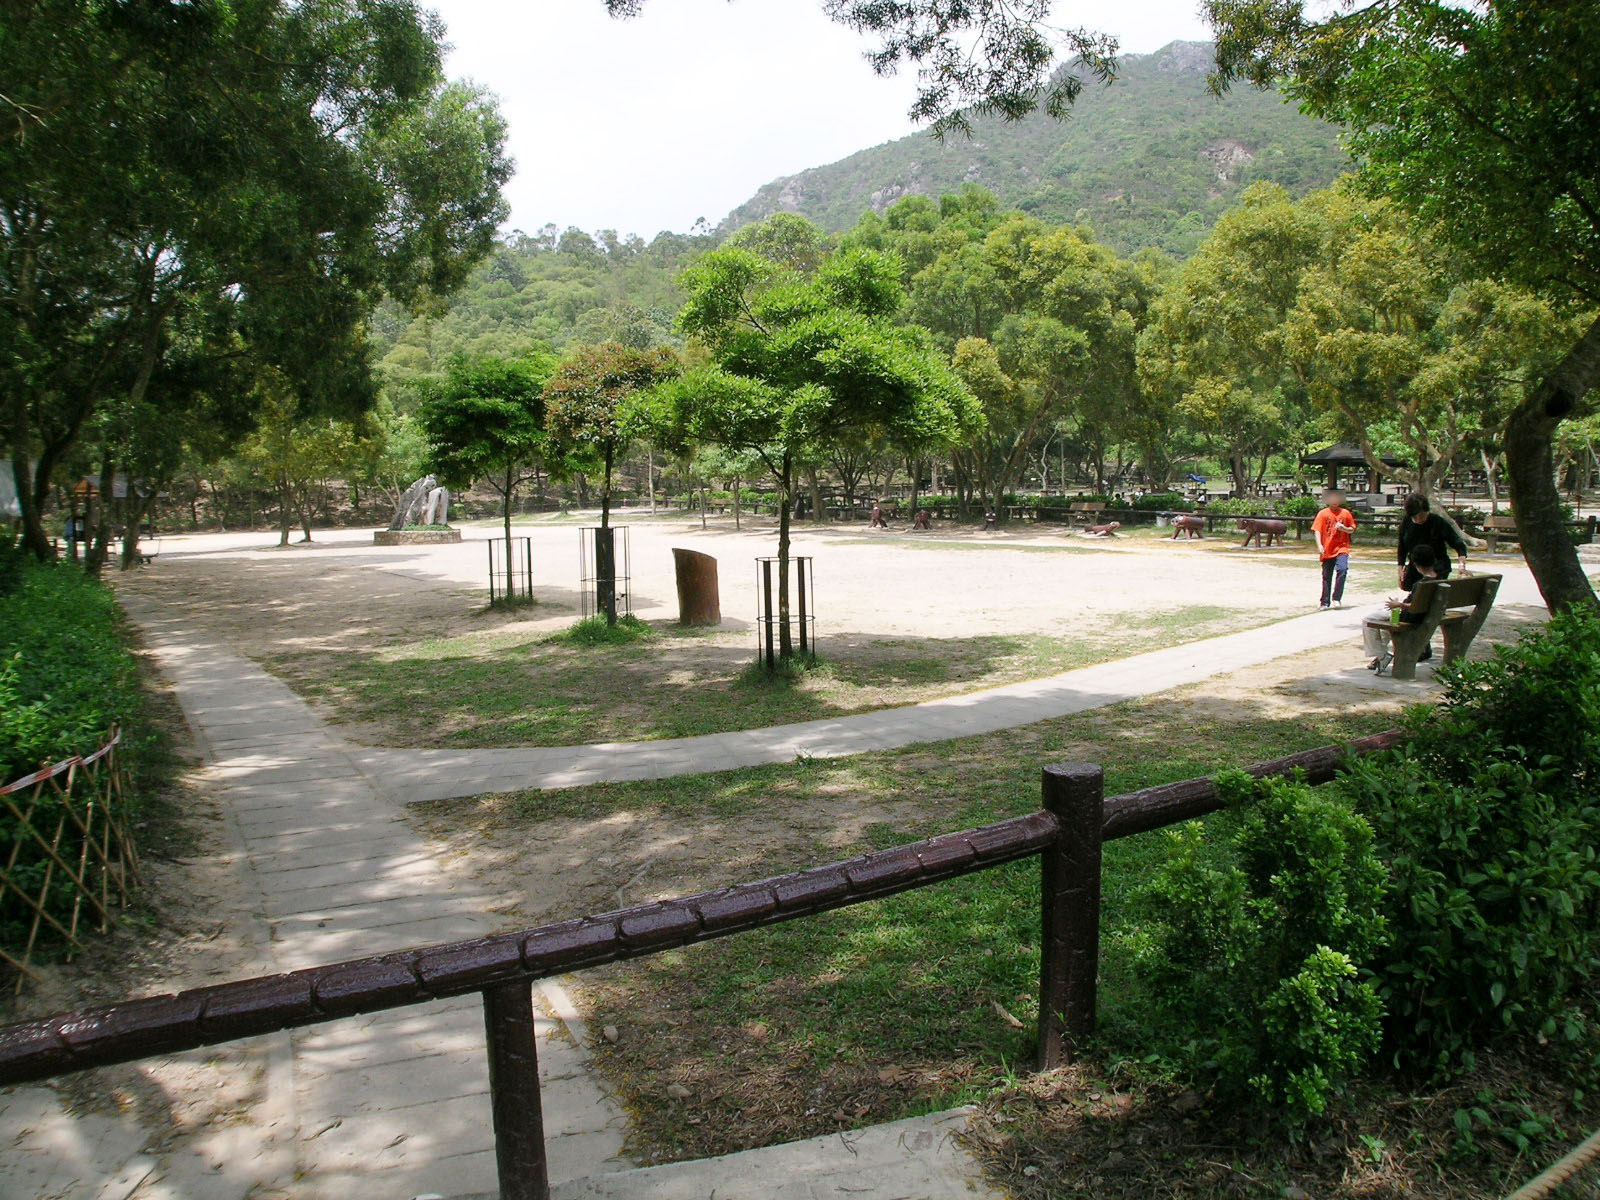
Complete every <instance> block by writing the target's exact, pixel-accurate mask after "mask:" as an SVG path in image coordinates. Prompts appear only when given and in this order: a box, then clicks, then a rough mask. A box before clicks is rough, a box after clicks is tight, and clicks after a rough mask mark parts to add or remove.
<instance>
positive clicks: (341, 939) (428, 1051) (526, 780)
mask: <svg viewBox="0 0 1600 1200" xmlns="http://www.w3.org/2000/svg"><path fill="white" fill-rule="evenodd" d="M1507 582H1508V584H1509V583H1511V582H1512V581H1511V579H1509V578H1508V580H1507ZM1516 590H1523V589H1516ZM1501 595H1502V600H1503V601H1505V600H1512V599H1521V598H1522V597H1520V596H1516V597H1513V596H1511V595H1508V593H1507V590H1504V589H1503V590H1502V593H1501ZM128 607H129V611H130V616H131V617H132V618H133V619H134V620H135V621H136V622H137V623H138V624H139V625H140V627H141V628H142V630H143V631H144V634H145V637H146V639H147V642H148V644H149V645H150V647H151V649H152V650H153V652H154V653H155V654H156V656H157V657H158V659H159V661H160V662H161V664H162V667H163V670H164V671H165V672H166V674H167V675H168V677H169V678H170V679H171V680H172V682H173V684H174V685H175V687H176V691H177V695H178V698H179V701H180V702H181V704H182V706H183V709H184V713H185V715H186V717H187V718H188V721H189V724H190V726H191V728H192V729H193V731H194V734H195V737H196V739H197V741H198V743H199V745H200V747H201V750H202V752H203V754H204V757H205V760H206V763H207V767H206V774H207V776H208V777H209V778H210V779H211V780H212V781H214V783H215V786H216V787H217V789H218V793H219V797H220V800H221V807H222V808H223V810H224V811H225V812H226V814H227V820H228V822H229V834H230V840H231V841H232V842H233V844H234V845H235V847H236V848H237V851H238V855H239V859H240V862H241V863H242V867H243V870H244V872H245V876H246V880H247V889H248V894H249V896H250V900H251V912H250V913H249V914H248V916H249V919H250V920H252V921H255V922H258V923H259V927H260V930H261V941H262V943H263V944H262V948H261V959H262V966H261V967H260V970H261V971H263V972H265V971H271V970H292V969H295V968H299V967H305V966H309V965H312V964H316V963H324V962H332V961H337V960H340V959H345V958H353V957H358V956H362V955H368V954H376V953H383V952H386V951H389V950H394V949H399V948H401V947H407V946H415V945H420V944H429V943H437V942H445V941H452V940H456V939H461V938H468V937H474V936H478V935H481V934H484V933H488V932H493V931H495V930H497V929H500V928H504V927H505V923H504V922H502V921H499V920H497V918H496V915H495V911H494V905H495V901H494V898H493V897H491V896H488V895H485V894H482V893H479V892H477V891H476V890H475V889H474V887H473V886H472V884H471V883H470V882H469V881H463V880H461V879H458V878H456V877H454V876H453V875H452V873H451V872H450V871H449V870H448V868H447V867H446V866H445V865H444V864H442V863H440V862H439V861H438V860H437V859H436V858H435V856H434V855H433V853H432V851H431V850H430V848H429V847H428V845H427V844H426V843H425V842H424V841H423V840H422V839H421V838H420V837H418V836H417V834H416V833H415V832H413V831H412V829H411V827H410V825H409V824H408V823H407V821H406V819H405V806H406V805H407V804H408V803H411V802H414V801H420V800H428V799H438V798H444V797H450V796H463V795H474V794H478V793H482V792H490V791H511V790H521V789H536V788H553V787H564V786H572V785H575V784H583V783H591V782H595V781H599V780H625V779H644V778H651V777H659V776H668V775H679V774H686V773H694V772H705V771H717V770H724V769H728V768H732V767H740V766H749V765H754V764H759V763H772V762H783V761H788V760H791V759H793V758H795V757H796V756H798V755H808V756H813V757H838V756H842V755H849V754H857V753H862V752H865V751H870V750H880V749H889V748H894V747H900V746H907V745H912V744H917V743H923V742H933V741H939V740H943V739H947V738H955V737H964V736H969V735H973V734H980V733H987V732H993V731H996V730H1001V729H1008V728H1013V727H1016V726H1020V725H1026V724H1030V723H1032V722H1035V721H1041V720H1046V719H1050V718H1055V717H1061V716H1067V715H1071V714H1073V713H1078V712H1083V711H1086V710H1088V709H1092V708H1097V707H1100V706H1102V705H1106V704H1112V703H1115V702H1117V701H1120V700H1126V699H1129V698H1132V697H1137V696H1143V695H1150V694H1153V693H1157V692H1161V691H1166V690H1168V689H1171V688H1174V687H1179V686H1183V685H1186V684H1191V683H1196V682H1200V681H1202V680H1205V679H1208V678H1212V677H1215V676H1219V675H1223V674H1226V673H1228V672H1232V671H1235V670H1238V669H1240V668H1244V667H1249V666H1253V665H1257V664H1259V663H1263V662H1266V661H1269V660H1272V659H1275V658H1279V657H1283V656H1286V655H1293V654H1296V653H1299V652H1303V651H1307V650H1312V649H1316V648H1319V647H1323V646H1327V645H1332V644H1335V643H1339V642H1354V641H1355V640H1356V639H1357V638H1358V637H1359V626H1360V620H1361V612H1362V611H1363V610H1364V607H1365V606H1364V605H1361V604H1357V605H1356V606H1354V607H1352V608H1348V609H1344V610H1335V611H1331V612H1314V613H1309V614H1307V615H1305V616H1303V617H1297V618H1294V619H1291V620H1288V621H1282V622H1279V623H1277V624H1274V625H1271V626H1268V627H1266V628H1263V629H1256V630H1251V631H1248V632H1245V633H1237V634H1231V635H1228V636H1226V637H1219V638H1211V639H1208V640H1205V641H1201V642H1195V643H1191V644H1189V645H1184V646H1178V647H1174V648H1171V649H1167V650H1159V651H1153V652H1151V653H1148V654H1140V655H1136V656H1134V657H1132V658H1128V659H1123V660H1121V661H1118V662H1112V663H1106V664H1102V665H1100V666H1095V667H1086V668H1083V669H1081V670H1076V671H1070V672H1066V673H1064V674H1061V675H1057V676H1054V677H1051V678H1048V679H1042V680H1035V681H1030V682H1027V683H1019V684H1012V685H1009V686H1006V687H1000V688H992V689H989V690H987V691H982V692H977V693H973V694H971V695H966V696H959V697H952V698H950V699H945V700H935V701H930V702H928V703H924V704H918V705H914V706H909V707H905V708H898V709H890V710H886V711H882V712H874V713H866V714H862V715H859V716H851V717H842V718H838V719H835V720H825V721H812V722H807V723H804V724H799V725H788V726H781V727H776V728H772V729H765V730H753V731H747V732H740V733H726V734H714V735H709V736H705V737H697V738H683V739H674V740H671V741H658V742H643V743H635V744H620V745H619V744H608V745H594V746H574V747H557V748H542V749H522V750H474V751H430V750H398V749H374V748H369V747H360V746H354V745H351V744H350V743H348V742H346V741H345V740H344V739H343V738H341V737H339V736H338V735H337V734H336V733H334V732H333V731H332V730H330V729H329V727H328V726H326V725H325V724H324V723H323V722H322V721H321V720H320V719H318V718H317V717H316V716H315V715H314V714H313V713H312V712H311V711H310V709H309V708H308V707H307V706H306V705H305V704H304V703H303V702H302V701H301V700H300V699H299V697H297V696H296V695H295V694H294V693H293V692H291V691H290V690H289V689H288V688H287V687H285V686H284V685H283V684H281V683H279V682H278V681H277V680H276V679H274V678H273V677H271V676H270V675H268V674H267V673H266V672H264V671H262V670H261V669H260V668H258V667H256V666H255V665H254V664H253V663H250V662H249V661H247V660H245V659H243V658H241V657H240V656H238V655H237V654H235V653H233V652H232V651H231V650H229V649H228V648H226V647H224V646H221V645H218V644H215V643H212V642H209V641H207V640H206V639H205V638H204V637H202V636H200V635H199V634H198V633H197V632H196V631H195V630H192V629H189V628H186V627H185V626H184V625H183V623H182V622H181V621H180V620H178V619H177V618H174V617H173V616H172V615H170V614H169V613H168V612H166V611H165V610H163V608H162V607H161V606H160V605H159V604H158V603H155V602H153V601H149V600H141V601H135V600H132V599H129V600H128ZM574 915H578V914H574ZM536 999H537V1000H538V1001H539V1003H540V1004H541V1006H542V1008H543V1010H544V1011H543V1013H542V1014H541V1018H540V1021H539V1025H538V1031H539V1037H540V1046H539V1058H540V1065H541V1075H542V1078H543V1083H544V1092H543V1098H544V1111H545V1121H546V1133H547V1138H548V1141H549V1148H550V1156H551V1166H552V1178H553V1180H554V1181H555V1182H557V1183H558V1184H559V1186H558V1187H557V1190H556V1194H557V1196H559V1197H562V1198H564V1200H580V1198H582V1200H602V1198H604V1200H643V1198H645V1197H649V1198H652V1200H679V1198H680V1197H681V1198H683V1200H688V1198H689V1197H705V1196H707V1195H711V1194H715V1195H716V1196H718V1197H721V1198H723V1200H734V1198H735V1197H741V1196H750V1197H755V1196H762V1197H784V1198H785V1200H787V1198H789V1197H795V1198H799V1197H820V1196H844V1195H847V1194H848V1195H851V1196H856V1197H862V1196H867V1197H873V1196H876V1197H885V1198H888V1197H925V1198H927V1200H942V1198H944V1197H947V1196H958V1195H959V1196H972V1195H985V1194H987V1195H994V1194H996V1193H994V1192H992V1191H990V1190H989V1189H988V1188H987V1186H986V1185H985V1184H984V1183H983V1182H982V1179H981V1173H980V1172H979V1171H978V1170H977V1168H976V1166H975V1164H974V1163H973V1161H972V1160H971V1158H970V1157H969V1156H968V1155H967V1154H966V1152H965V1151H963V1150H960V1149H959V1148H957V1147H956V1146H955V1145H954V1143H952V1141H951V1138H950V1133H951V1132H952V1130H953V1129H954V1128H956V1127H958V1126H959V1124H960V1122H961V1120H962V1118H961V1116H960V1114H941V1115H938V1116H935V1117H925V1118H918V1119H917V1120H916V1121H913V1122H903V1123H897V1124H895V1125H892V1126H884V1127H880V1128H879V1129H877V1130H865V1131H860V1132H859V1133H855V1134H849V1135H844V1136H842V1137H836V1138H824V1139H817V1140H816V1141H815V1142H813V1143H798V1144H797V1145H796V1146H793V1147H773V1148H769V1149H767V1150H763V1151H753V1152H750V1153H749V1154H747V1155H735V1156H731V1158H729V1159H723V1160H713V1161H711V1162H707V1163H704V1164H679V1165H677V1166H673V1167H662V1168H653V1169H650V1170H647V1171H626V1168H627V1167H628V1165H629V1164H628V1163H627V1162H626V1161H625V1160H624V1159H623V1157H622V1146H623V1139H624V1136H625V1133H626V1120H625V1117H624V1116H623V1114H622V1112H621V1111H620V1109H619V1108H618V1106H617V1105H616V1103H615V1102H614V1101H613V1100H612V1099H611V1098H610V1097H609V1096H608V1095H607V1094H606V1093H605V1091H604V1090H603V1089H602V1088H601V1087H600V1086H599V1085H598V1083H597V1082H596V1081H595V1079H594V1078H593V1076H591V1075H590V1074H589V1072H588V1071H587V1070H586V1050H585V1045H586V1038H585V1034H584V1031H583V1029H582V1023H581V1019H580V1018H579V1017H578V1016H577V1014H576V1013H575V1012H573V1011H572V1009H571V1006H570V1004H569V1003H568V1002H567V1001H566V999H565V996H564V993H563V992H562V991H561V989H560V988H559V987H558V986H554V985H552V986H550V987H546V988H541V989H538V990H536ZM232 1051H233V1052H234V1053H237V1054H240V1055H244V1054H250V1055H254V1056H256V1057H257V1058H258V1059H259V1060H260V1064H261V1065H260V1073H261V1077H262V1080H263V1083H262V1089H263V1097H264V1098H263V1099H262V1100H261V1101H260V1103H258V1104H257V1105H256V1111H254V1112H252V1113H250V1114H249V1116H248V1119H245V1120H242V1121H241V1122H240V1123H238V1124H237V1125H236V1126H233V1127H230V1128H219V1129H217V1130H212V1131H208V1132H207V1133H206V1135H205V1136H204V1137H199V1138H194V1139H190V1140H189V1141H187V1142H185V1143H183V1144H182V1145H180V1146H178V1147H177V1148H175V1149H173V1148H163V1146H162V1145H161V1144H159V1143H158V1144H150V1143H151V1134H150V1132H149V1131H148V1130H143V1129H141V1128H140V1127H139V1126H138V1123H137V1120H136V1119H135V1118H134V1117H132V1116H127V1115H124V1116H121V1117H116V1116H104V1115H94V1114H80V1113H76V1112H72V1111H69V1110H68V1108H67V1107H66V1106H65V1104H64V1102H63V1100H62V1098H61V1096H60V1095H59V1094H58V1093H57V1092H55V1091H54V1090H52V1089H49V1088H43V1087H25V1088H15V1089H11V1090H10V1091H9V1092H6V1093H3V1094H0V1196H3V1197H10V1196H13V1195H15V1196H19V1197H21V1196H29V1197H40V1198H44V1197H59V1198H63V1200H65V1198H72V1200H76V1198H78V1197H83V1198H91V1197H92V1198H94V1200H157V1198H162V1200H202V1198H203V1200H235V1198H237V1200H246V1198H247V1197H248V1198H249V1200H264V1198H269V1197H270V1198H278V1197H281V1198H283V1200H312V1198H321V1197H334V1196H337V1197H341V1198H344V1200H368V1198H370V1200H407V1198H408V1197H412V1196H416V1195H420V1194H427V1193H432V1194H438V1195H445V1196H452V1195H453V1196H462V1195H465V1194H469V1193H486V1192H490V1191H492V1189H493V1187H494V1181H495V1175H494V1162H493V1153H492V1134H491V1130H490V1120H489V1105H488V1095H487V1087H488V1084H487V1071H486V1064H485V1060H484V1056H483V1022H482V1017H481V1013H480V1007H479V1003H478V1001H477V999H476V998H475V997H468V998H462V999H456V1000H450V1001H444V1002H440V1003H437V1004H434V1005H429V1006H425V1007H419V1008H413V1009H406V1010H401V1011H399V1012H396V1013H391V1014H385V1015H380V1016H376V1017H368V1018H354V1019H349V1020H342V1021H336V1022H331V1023H329V1024H326V1025H321V1026H316V1027H313V1028H310V1029H306V1030H301V1031H298V1032H294V1033H285V1034H280V1035H275V1036H274V1037H270V1038H264V1039H254V1040H253V1041H252V1042H251V1043H242V1044H239V1045H237V1046H235V1047H233V1048H232ZM204 1053H208V1054H210V1055H212V1056H213V1057H214V1056H215V1055H216V1054H217V1053H218V1052H216V1051H209V1052H204ZM868 1151H870V1155H869V1154H868V1153H867V1152H868Z"/></svg>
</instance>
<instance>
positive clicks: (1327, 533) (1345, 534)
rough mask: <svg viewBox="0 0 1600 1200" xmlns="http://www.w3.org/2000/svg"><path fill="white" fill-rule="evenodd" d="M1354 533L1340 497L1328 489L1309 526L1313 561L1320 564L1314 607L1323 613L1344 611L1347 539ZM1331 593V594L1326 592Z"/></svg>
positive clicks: (1352, 520)
mask: <svg viewBox="0 0 1600 1200" xmlns="http://www.w3.org/2000/svg"><path fill="white" fill-rule="evenodd" d="M1355 531H1356V518H1355V514H1354V513H1352V512H1351V511H1350V510H1349V509H1348V508H1346V507H1345V506H1344V493H1343V492H1341V491H1340V490H1339V489H1338V488H1329V489H1328V490H1327V491H1325V492H1323V493H1322V511H1321V512H1319V513H1318V514H1317V515H1316V518H1315V519H1314V520H1313V521H1312V522H1311V533H1312V535H1313V536H1314V537H1315V538H1316V539H1317V557H1318V558H1319V559H1321V560H1322V599H1321V601H1320V602H1319V604H1318V607H1319V608H1320V609H1321V610H1322V611H1324V612H1326V611H1327V609H1328V606H1329V603H1330V602H1331V603H1332V605H1333V607H1334V608H1343V607H1344V581H1345V576H1347V575H1348V574H1349V573H1350V535H1351V534H1353V533H1354V532H1355ZM1330 589H1331V591H1330Z"/></svg>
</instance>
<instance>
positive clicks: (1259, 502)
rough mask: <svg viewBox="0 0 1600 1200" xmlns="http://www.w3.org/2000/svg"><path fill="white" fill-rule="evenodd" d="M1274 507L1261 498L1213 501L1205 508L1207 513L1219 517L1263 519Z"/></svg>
mask: <svg viewBox="0 0 1600 1200" xmlns="http://www.w3.org/2000/svg"><path fill="white" fill-rule="evenodd" d="M1271 509H1272V505H1271V504H1270V503H1269V502H1268V501H1266V500H1264V499H1262V498H1261V497H1259V496H1255V497H1250V498H1247V499H1244V500H1212V501H1211V502H1210V503H1208V504H1207V505H1206V507H1205V512H1206V513H1207V514H1208V515H1210V516H1217V517H1261V516H1266V515H1267V513H1269V512H1270V511H1271Z"/></svg>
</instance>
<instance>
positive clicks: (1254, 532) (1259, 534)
mask: <svg viewBox="0 0 1600 1200" xmlns="http://www.w3.org/2000/svg"><path fill="white" fill-rule="evenodd" d="M1288 531H1289V522H1287V521H1269V520H1267V519H1266V518H1265V517H1240V518H1239V532H1241V533H1243V534H1244V542H1243V543H1242V544H1243V545H1245V546H1248V545H1249V544H1250V543H1251V542H1252V541H1254V542H1255V544H1256V547H1257V548H1258V549H1259V548H1260V547H1262V546H1271V545H1273V544H1277V545H1279V546H1281V545H1283V535H1284V534H1285V533H1287V532H1288Z"/></svg>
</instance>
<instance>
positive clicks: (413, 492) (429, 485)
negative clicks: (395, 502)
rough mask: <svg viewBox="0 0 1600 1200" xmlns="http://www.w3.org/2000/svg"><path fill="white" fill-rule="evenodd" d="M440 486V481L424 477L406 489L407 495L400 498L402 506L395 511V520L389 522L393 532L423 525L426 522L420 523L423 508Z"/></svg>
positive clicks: (429, 476)
mask: <svg viewBox="0 0 1600 1200" xmlns="http://www.w3.org/2000/svg"><path fill="white" fill-rule="evenodd" d="M438 486H439V481H438V480H437V479H435V478H434V477H433V476H432V475H424V476H423V477H422V478H421V479H419V480H417V481H416V482H415V483H413V484H412V485H411V486H410V487H408V488H407V489H406V492H405V495H403V496H401V497H400V504H399V506H398V507H397V508H396V509H395V510H394V520H392V521H390V522H389V528H390V529H391V530H399V529H404V528H405V527H406V526H407V525H421V524H425V523H426V522H423V521H419V520H418V519H417V518H418V517H419V516H421V512H422V507H423V505H425V504H426V503H427V500H428V496H429V495H430V494H431V493H432V492H433V491H434V490H435V489H437V488H438Z"/></svg>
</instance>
